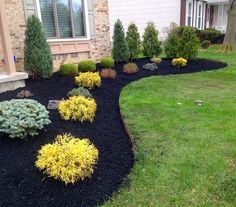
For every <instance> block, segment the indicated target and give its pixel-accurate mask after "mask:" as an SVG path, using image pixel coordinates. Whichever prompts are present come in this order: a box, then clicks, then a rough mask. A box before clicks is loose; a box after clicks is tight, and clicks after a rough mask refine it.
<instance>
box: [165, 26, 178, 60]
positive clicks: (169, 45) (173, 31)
mask: <svg viewBox="0 0 236 207" xmlns="http://www.w3.org/2000/svg"><path fill="white" fill-rule="evenodd" d="M178 31H179V27H178V25H176V24H174V23H172V24H171V25H170V27H169V31H168V37H167V39H166V41H165V54H166V56H167V58H176V57H178V52H179V34H178Z"/></svg>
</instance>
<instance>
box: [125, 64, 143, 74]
mask: <svg viewBox="0 0 236 207" xmlns="http://www.w3.org/2000/svg"><path fill="white" fill-rule="evenodd" d="M138 70H139V68H138V66H137V64H135V63H128V64H126V65H124V69H123V71H124V73H127V74H134V73H137V72H138Z"/></svg>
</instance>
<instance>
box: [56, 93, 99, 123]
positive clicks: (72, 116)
mask: <svg viewBox="0 0 236 207" xmlns="http://www.w3.org/2000/svg"><path fill="white" fill-rule="evenodd" d="M58 110H59V113H60V115H61V117H62V119H64V120H65V121H69V120H72V121H77V120H79V121H81V122H84V121H89V122H91V123H92V122H93V120H94V117H95V112H96V110H97V104H96V102H95V100H94V99H92V98H85V97H84V96H73V97H70V98H69V99H68V100H63V101H61V102H60V103H59V107H58Z"/></svg>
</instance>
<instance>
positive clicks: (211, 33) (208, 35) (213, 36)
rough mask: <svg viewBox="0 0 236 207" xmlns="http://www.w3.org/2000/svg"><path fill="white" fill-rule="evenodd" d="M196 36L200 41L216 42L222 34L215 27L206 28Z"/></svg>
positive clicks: (221, 38) (220, 38)
mask: <svg viewBox="0 0 236 207" xmlns="http://www.w3.org/2000/svg"><path fill="white" fill-rule="evenodd" d="M198 37H199V39H200V41H201V42H203V41H204V40H208V41H210V42H211V43H217V41H219V40H223V39H224V34H223V33H222V32H221V31H218V30H216V29H212V28H208V29H205V30H202V31H199V32H198Z"/></svg>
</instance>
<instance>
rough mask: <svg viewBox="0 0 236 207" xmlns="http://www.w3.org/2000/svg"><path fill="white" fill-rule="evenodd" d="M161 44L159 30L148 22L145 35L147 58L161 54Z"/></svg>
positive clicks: (144, 46)
mask: <svg viewBox="0 0 236 207" xmlns="http://www.w3.org/2000/svg"><path fill="white" fill-rule="evenodd" d="M161 51H162V48H161V42H160V41H159V40H158V30H157V29H156V27H155V24H154V23H153V22H148V23H147V27H146V28H145V31H144V35H143V53H144V55H145V56H147V57H150V58H152V57H154V56H159V55H160V54H161Z"/></svg>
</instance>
